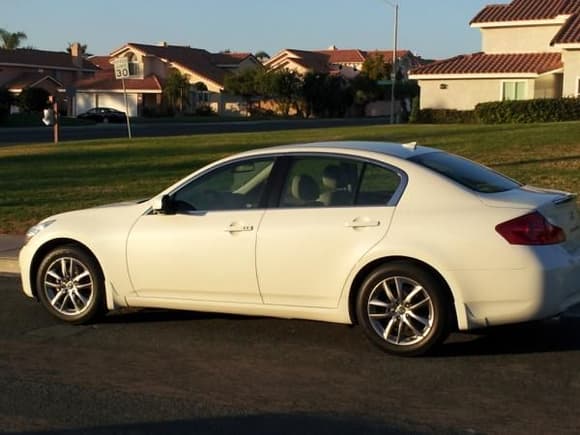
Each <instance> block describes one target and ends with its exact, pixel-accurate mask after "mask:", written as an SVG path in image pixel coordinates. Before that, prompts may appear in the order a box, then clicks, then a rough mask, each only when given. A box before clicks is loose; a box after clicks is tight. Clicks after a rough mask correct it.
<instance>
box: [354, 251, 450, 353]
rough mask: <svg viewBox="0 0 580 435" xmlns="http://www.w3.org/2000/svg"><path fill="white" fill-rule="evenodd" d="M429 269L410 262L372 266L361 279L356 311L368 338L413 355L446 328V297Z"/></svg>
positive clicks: (441, 337)
mask: <svg viewBox="0 0 580 435" xmlns="http://www.w3.org/2000/svg"><path fill="white" fill-rule="evenodd" d="M447 299H448V298H447V297H446V293H445V291H444V288H443V286H442V284H441V283H440V282H439V280H438V279H436V278H435V277H434V276H433V275H432V274H431V273H430V272H429V271H427V270H425V269H423V268H421V267H418V266H416V265H415V264H412V263H409V262H402V261H400V262H393V263H390V264H387V265H384V266H381V267H379V268H378V269H375V270H374V271H373V272H372V273H371V274H370V275H369V276H368V277H367V278H366V279H365V281H364V282H363V284H362V286H361V290H360V292H359V294H358V298H357V305H356V312H357V318H358V321H359V324H360V325H361V326H362V327H363V329H364V332H365V333H366V335H367V337H368V338H370V340H371V341H372V342H373V343H375V344H376V345H378V346H379V347H380V348H381V349H383V350H385V351H387V352H389V353H392V354H396V355H406V356H416V355H422V354H425V353H427V352H428V351H430V350H432V349H433V347H434V346H436V345H437V344H439V343H441V342H442V341H443V340H444V339H445V338H446V336H447V334H448V331H449V301H448V300H447Z"/></svg>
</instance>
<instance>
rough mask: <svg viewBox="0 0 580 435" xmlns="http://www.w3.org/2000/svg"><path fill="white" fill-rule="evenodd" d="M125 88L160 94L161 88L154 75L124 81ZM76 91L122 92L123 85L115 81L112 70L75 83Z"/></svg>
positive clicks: (119, 81)
mask: <svg viewBox="0 0 580 435" xmlns="http://www.w3.org/2000/svg"><path fill="white" fill-rule="evenodd" d="M125 87H126V88H127V90H129V91H131V90H133V91H135V90H139V91H152V92H161V91H162V90H163V86H162V85H161V82H160V80H159V78H158V77H157V76H156V75H155V74H151V75H148V76H147V77H145V78H143V79H126V80H125ZM76 88H77V90H78V91H93V90H99V91H122V90H123V83H122V81H121V80H117V79H115V76H114V73H113V72H112V70H111V71H110V72H100V73H98V74H97V75H96V76H95V77H94V78H92V79H85V80H79V81H78V82H76Z"/></svg>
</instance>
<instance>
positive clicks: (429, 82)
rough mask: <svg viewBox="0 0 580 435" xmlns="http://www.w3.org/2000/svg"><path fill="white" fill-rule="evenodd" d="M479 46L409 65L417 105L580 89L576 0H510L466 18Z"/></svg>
mask: <svg viewBox="0 0 580 435" xmlns="http://www.w3.org/2000/svg"><path fill="white" fill-rule="evenodd" d="M471 27H472V28H476V29H479V30H480V32H481V38H482V51H481V52H479V53H474V54H466V55H459V56H456V57H453V58H451V59H447V60H442V61H439V62H435V63H432V64H429V65H426V66H422V67H419V68H414V69H413V70H412V71H411V74H410V77H411V78H412V79H416V80H418V81H419V86H420V87H421V108H423V109H428V108H430V109H459V110H472V109H474V107H475V106H476V105H477V104H478V103H481V102H487V101H501V100H525V99H534V98H557V97H576V96H579V95H580V0H550V1H546V0H513V1H512V2H510V3H507V4H500V5H490V6H486V7H484V8H483V10H481V11H480V12H479V13H478V14H477V15H476V16H475V17H474V18H473V20H472V21H471Z"/></svg>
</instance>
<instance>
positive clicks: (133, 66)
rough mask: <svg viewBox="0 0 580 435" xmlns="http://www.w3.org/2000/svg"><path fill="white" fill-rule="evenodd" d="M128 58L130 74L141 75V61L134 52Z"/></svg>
mask: <svg viewBox="0 0 580 435" xmlns="http://www.w3.org/2000/svg"><path fill="white" fill-rule="evenodd" d="M127 59H128V60H129V74H130V75H132V76H139V75H141V64H140V63H139V59H137V56H135V55H134V54H133V53H129V54H128V55H127Z"/></svg>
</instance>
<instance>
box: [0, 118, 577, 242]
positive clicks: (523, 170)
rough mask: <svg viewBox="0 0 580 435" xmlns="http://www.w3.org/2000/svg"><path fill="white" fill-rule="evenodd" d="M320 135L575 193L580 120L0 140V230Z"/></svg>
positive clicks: (130, 195) (141, 193)
mask: <svg viewBox="0 0 580 435" xmlns="http://www.w3.org/2000/svg"><path fill="white" fill-rule="evenodd" d="M322 140H382V141H397V142H410V141H418V142H420V143H421V144H423V145H429V146H434V147H438V148H441V149H445V150H447V151H450V152H454V153H457V154H460V155H463V156H465V157H467V158H471V159H474V160H476V161H479V162H481V163H484V164H486V165H488V166H491V167H493V168H496V169H498V170H499V171H501V172H503V173H505V174H507V175H509V176H511V177H513V178H516V179H518V180H519V181H521V182H524V183H528V184H534V185H538V186H543V187H551V188H556V189H562V190H568V191H574V192H579V191H580V122H569V123H557V124H533V125H501V126H493V125H492V126H489V125H399V126H372V127H368V126H365V127H344V128H329V129H312V130H293V131H279V132H267V133H242V134H212V135H197V136H184V137H166V138H147V139H137V140H133V141H128V140H126V139H116V140H106V141H105V140H96V141H84V142H66V143H63V144H60V145H47V144H39V145H19V146H11V147H5V148H0V233H23V232H24V231H25V230H26V228H27V227H29V226H30V225H32V224H34V223H35V222H37V221H38V220H39V219H41V218H43V217H46V216H48V215H51V214H54V213H58V212H62V211H66V210H72V209H78V208H84V207H88V206H94V205H100V204H105V203H110V202H115V201H122V200H126V199H134V198H144V197H149V196H151V195H153V194H155V193H157V192H159V191H161V190H162V189H163V188H164V187H166V186H167V185H169V184H170V183H172V182H173V181H175V180H177V179H179V178H181V177H183V176H185V175H187V174H189V173H190V172H192V171H193V170H195V169H197V168H199V167H200V166H202V165H205V164H207V163H208V162H211V161H213V160H215V159H218V158H220V157H224V156H226V155H229V154H232V153H235V152H238V151H242V150H246V149H251V148H258V147H264V146H270V145H277V144H284V143H296V142H312V141H322Z"/></svg>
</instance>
